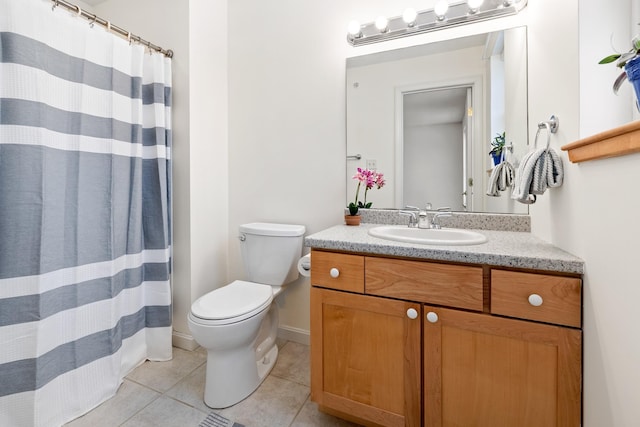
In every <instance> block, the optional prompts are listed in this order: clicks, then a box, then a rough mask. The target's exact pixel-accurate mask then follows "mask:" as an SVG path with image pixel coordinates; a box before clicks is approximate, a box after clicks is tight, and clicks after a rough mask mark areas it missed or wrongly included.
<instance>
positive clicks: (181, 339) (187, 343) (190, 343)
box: [171, 331, 198, 351]
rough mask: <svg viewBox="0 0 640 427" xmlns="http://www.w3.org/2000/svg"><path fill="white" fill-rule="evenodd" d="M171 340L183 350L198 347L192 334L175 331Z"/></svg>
mask: <svg viewBox="0 0 640 427" xmlns="http://www.w3.org/2000/svg"><path fill="white" fill-rule="evenodd" d="M171 341H172V343H173V346H174V347H178V348H181V349H183V350H188V351H193V350H195V349H196V348H198V343H197V342H196V340H195V339H193V337H192V336H191V335H188V334H183V333H182V332H178V331H173V334H172V335H171Z"/></svg>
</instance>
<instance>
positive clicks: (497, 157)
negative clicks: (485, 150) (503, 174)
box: [489, 132, 505, 166]
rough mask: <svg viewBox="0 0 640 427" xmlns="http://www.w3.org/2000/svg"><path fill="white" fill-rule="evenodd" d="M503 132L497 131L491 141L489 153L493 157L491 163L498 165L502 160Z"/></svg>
mask: <svg viewBox="0 0 640 427" xmlns="http://www.w3.org/2000/svg"><path fill="white" fill-rule="evenodd" d="M504 143H505V133H504V132H502V133H497V134H496V137H495V138H493V141H491V151H489V155H490V156H491V157H492V158H493V165H494V166H496V165H499V164H500V162H501V161H502V151H503V150H504Z"/></svg>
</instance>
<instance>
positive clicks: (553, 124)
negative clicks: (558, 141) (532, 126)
mask: <svg viewBox="0 0 640 427" xmlns="http://www.w3.org/2000/svg"><path fill="white" fill-rule="evenodd" d="M558 125H559V122H558V118H557V117H556V116H551V118H550V119H549V120H548V121H546V122H540V123H538V131H537V132H536V139H535V140H534V142H533V148H538V136H539V135H540V131H541V130H542V129H546V130H547V146H546V148H545V150H546V151H549V145H550V144H551V134H552V133H556V132H557V131H558Z"/></svg>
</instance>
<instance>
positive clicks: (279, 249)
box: [187, 223, 305, 408]
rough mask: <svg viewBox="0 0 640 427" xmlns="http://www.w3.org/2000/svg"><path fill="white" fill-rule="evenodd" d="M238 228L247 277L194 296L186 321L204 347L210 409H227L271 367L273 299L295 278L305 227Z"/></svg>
mask: <svg viewBox="0 0 640 427" xmlns="http://www.w3.org/2000/svg"><path fill="white" fill-rule="evenodd" d="M240 231H241V236H240V240H241V245H242V256H243V260H244V263H245V269H246V270H247V273H248V276H249V279H250V280H249V281H245V280H236V281H234V282H232V283H230V284H228V285H226V286H223V287H221V288H218V289H215V290H213V291H211V292H209V293H207V294H205V295H203V296H202V297H200V298H198V299H197V300H196V301H195V302H194V303H193V304H192V306H191V311H190V313H189V315H188V319H187V322H188V325H189V330H190V331H191V334H192V335H193V338H194V339H195V340H196V342H197V343H198V344H199V345H200V346H202V347H204V348H205V349H206V350H207V367H206V378H205V393H204V402H205V404H206V405H207V406H209V407H211V408H226V407H228V406H231V405H234V404H236V403H238V402H240V401H241V400H243V399H244V398H246V397H247V396H249V395H250V394H251V393H253V391H255V389H256V388H258V386H259V385H260V384H261V383H262V381H263V380H264V379H265V378H266V376H267V375H268V374H269V372H270V371H271V369H272V368H273V366H274V365H275V362H276V359H277V357H278V347H277V346H276V345H275V341H276V335H277V331H278V308H277V305H276V304H275V302H274V299H275V297H276V296H278V295H279V294H280V293H281V292H282V290H283V285H285V284H287V283H289V282H291V281H293V280H295V279H296V278H297V277H298V273H297V267H296V262H297V260H298V259H299V257H300V255H301V252H302V239H303V235H304V232H305V228H304V226H298V225H284V224H267V223H252V224H245V225H243V226H241V227H240ZM294 271H295V273H294ZM259 279H262V280H259Z"/></svg>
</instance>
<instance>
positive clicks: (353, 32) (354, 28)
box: [347, 20, 362, 39]
mask: <svg viewBox="0 0 640 427" xmlns="http://www.w3.org/2000/svg"><path fill="white" fill-rule="evenodd" d="M347 32H348V33H349V37H352V38H354V39H357V38H360V37H362V30H361V28H360V23H359V22H358V21H355V20H354V21H351V22H349V25H348V26H347Z"/></svg>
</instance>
